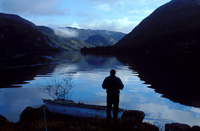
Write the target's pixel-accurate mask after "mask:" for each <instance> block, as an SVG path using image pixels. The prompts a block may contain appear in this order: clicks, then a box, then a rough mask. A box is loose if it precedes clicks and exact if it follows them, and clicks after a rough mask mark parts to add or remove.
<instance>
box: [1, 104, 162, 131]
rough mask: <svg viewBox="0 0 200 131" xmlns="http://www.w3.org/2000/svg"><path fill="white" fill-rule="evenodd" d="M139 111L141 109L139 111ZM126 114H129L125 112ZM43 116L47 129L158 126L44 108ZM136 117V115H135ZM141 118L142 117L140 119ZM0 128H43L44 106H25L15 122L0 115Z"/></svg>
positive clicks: (142, 128)
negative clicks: (60, 113) (57, 113)
mask: <svg viewBox="0 0 200 131" xmlns="http://www.w3.org/2000/svg"><path fill="white" fill-rule="evenodd" d="M140 112H141V111H140ZM127 115H130V113H129V114H127ZM45 116H46V117H45V118H46V125H47V129H48V130H50V131H51V130H52V131H53V130H59V131H60V130H68V131H70V130H73V131H74V130H84V131H86V130H87V131H88V130H89V131H91V130H95V131H96V130H99V131H112V130H133V131H138V130H140V131H146V130H151V131H158V130H159V129H158V127H156V126H155V125H152V124H150V123H146V122H142V121H141V119H138V120H136V119H134V120H133V119H129V118H127V117H126V119H119V120H118V121H117V122H116V123H113V122H107V120H106V119H100V118H80V117H73V116H68V115H65V116H62V115H54V114H52V113H51V112H50V111H49V110H48V109H47V108H45ZM137 117H138V116H137ZM142 120H143V119H142ZM0 130H2V131H3V130H20V131H26V130H29V131H35V130H45V120H44V108H43V107H40V108H32V107H27V108H26V109H25V110H24V111H23V112H22V113H21V115H20V121H19V122H17V123H13V122H9V121H8V120H7V119H6V118H5V117H3V116H1V115H0Z"/></svg>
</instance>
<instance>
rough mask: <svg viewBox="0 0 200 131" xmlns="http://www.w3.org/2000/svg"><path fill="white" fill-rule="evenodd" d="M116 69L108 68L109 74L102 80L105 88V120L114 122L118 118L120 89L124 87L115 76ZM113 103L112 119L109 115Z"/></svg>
mask: <svg viewBox="0 0 200 131" xmlns="http://www.w3.org/2000/svg"><path fill="white" fill-rule="evenodd" d="M115 74H116V71H115V70H114V69H112V70H110V76H108V77H106V78H105V79H104V81H103V84H102V87H103V89H106V93H107V121H108V122H111V120H113V122H116V121H117V119H118V110H119V94H120V90H122V89H123V88H124V85H123V83H122V81H121V79H120V78H119V77H117V76H115ZM112 105H113V119H112V117H111V109H112Z"/></svg>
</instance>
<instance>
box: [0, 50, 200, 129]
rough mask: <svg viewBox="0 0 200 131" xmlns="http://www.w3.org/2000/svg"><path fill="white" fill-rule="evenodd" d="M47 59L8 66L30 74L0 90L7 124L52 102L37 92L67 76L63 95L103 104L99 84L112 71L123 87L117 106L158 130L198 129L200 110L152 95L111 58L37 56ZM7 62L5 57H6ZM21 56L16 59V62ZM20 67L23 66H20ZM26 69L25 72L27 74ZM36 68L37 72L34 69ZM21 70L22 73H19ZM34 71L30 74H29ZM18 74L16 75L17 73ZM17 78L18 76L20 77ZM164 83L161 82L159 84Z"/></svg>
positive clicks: (130, 71) (103, 94)
mask: <svg viewBox="0 0 200 131" xmlns="http://www.w3.org/2000/svg"><path fill="white" fill-rule="evenodd" d="M37 57H38V59H40V57H41V58H43V59H47V60H46V61H42V62H41V61H39V62H37V63H35V65H34V63H30V62H27V63H26V62H24V63H23V64H16V63H9V64H5V66H4V67H2V68H5V69H7V70H9V69H11V68H12V69H13V70H22V72H21V74H20V75H21V76H23V74H24V73H25V74H29V73H30V74H32V75H31V76H32V77H28V78H27V79H26V77H24V79H23V80H21V81H20V80H19V81H17V83H16V80H15V81H14V80H13V84H12V82H11V84H10V85H9V84H8V85H6V87H9V88H0V100H1V101H0V114H1V115H3V116H5V117H6V118H7V119H8V120H9V121H14V122H17V121H18V120H19V118H20V114H21V112H22V111H23V110H24V109H25V108H26V107H27V106H32V107H40V106H41V105H42V104H43V103H42V98H45V99H52V98H51V97H50V96H49V95H48V94H46V93H45V92H43V91H41V90H42V89H43V88H44V87H45V86H46V85H49V84H51V83H52V81H53V80H55V79H57V80H61V81H62V79H63V77H65V76H68V75H70V77H71V78H72V80H71V82H72V84H73V88H72V90H71V92H70V94H69V95H68V96H67V97H68V98H69V99H72V100H74V101H75V102H79V101H80V102H83V103H88V104H99V105H106V92H105V90H103V89H102V87H101V85H102V81H103V80H104V78H105V77H106V76H108V75H109V71H110V69H113V68H114V69H116V71H117V73H116V75H117V76H118V77H120V78H121V80H122V82H123V83H124V85H125V87H124V89H123V90H122V91H121V93H120V107H121V108H124V109H126V110H141V111H143V112H145V115H146V116H145V119H144V121H145V122H150V123H153V124H156V125H157V126H159V127H160V128H162V127H163V126H164V124H165V123H172V122H179V123H185V124H189V125H190V126H193V125H199V126H200V109H199V108H196V107H191V106H186V105H182V104H179V103H175V102H173V101H171V100H169V99H167V98H164V97H162V94H159V93H156V92H155V91H154V89H153V88H149V87H150V86H151V84H145V81H142V80H141V79H140V78H139V73H138V72H136V71H134V70H133V69H131V67H130V65H128V64H123V63H122V62H120V61H119V60H118V59H117V58H116V57H114V56H93V55H86V56H85V55H81V54H80V53H79V52H63V53H58V54H53V55H49V54H48V55H47V56H45V55H43V56H37ZM7 59H9V58H7ZM18 59H19V60H20V59H23V56H22V57H20V58H16V61H17V60H18ZM22 65H23V66H22ZM25 68H28V70H29V72H27V69H25ZM36 68H37V70H36ZM23 70H24V72H23ZM33 72H34V73H33ZM17 73H19V72H17ZM20 75H19V77H20ZM163 84H165V83H163Z"/></svg>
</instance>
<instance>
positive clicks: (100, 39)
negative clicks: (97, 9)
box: [85, 34, 116, 47]
mask: <svg viewBox="0 0 200 131" xmlns="http://www.w3.org/2000/svg"><path fill="white" fill-rule="evenodd" d="M85 41H86V42H87V43H91V44H92V45H94V46H95V47H96V46H112V45H114V44H115V43H116V41H115V40H114V39H112V38H110V37H107V36H103V35H100V34H97V35H93V36H90V37H89V38H88V39H87V40H85Z"/></svg>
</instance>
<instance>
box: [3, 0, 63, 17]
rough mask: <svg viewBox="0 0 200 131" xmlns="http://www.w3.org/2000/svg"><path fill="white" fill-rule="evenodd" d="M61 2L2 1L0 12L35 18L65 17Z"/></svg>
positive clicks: (39, 0) (44, 0) (35, 0)
mask: <svg viewBox="0 0 200 131" xmlns="http://www.w3.org/2000/svg"><path fill="white" fill-rule="evenodd" d="M59 2H60V0H48V1H47V0H28V1H27V0H1V3H0V11H2V12H6V13H14V14H26V15H34V16H38V15H44V16H50V15H64V14H65V13H64V10H61V9H60V8H59V7H58V4H59ZM65 11H66V10H65Z"/></svg>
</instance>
